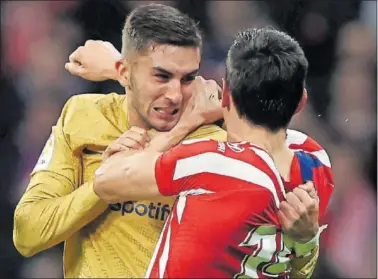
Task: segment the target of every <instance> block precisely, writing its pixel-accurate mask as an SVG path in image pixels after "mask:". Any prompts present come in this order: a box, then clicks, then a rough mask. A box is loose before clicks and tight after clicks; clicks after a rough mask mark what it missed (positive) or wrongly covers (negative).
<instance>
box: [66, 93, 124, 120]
mask: <svg viewBox="0 0 378 279" xmlns="http://www.w3.org/2000/svg"><path fill="white" fill-rule="evenodd" d="M123 98H124V95H119V94H117V93H110V94H80V95H74V96H72V97H71V98H70V99H69V100H68V101H67V102H66V104H65V105H64V107H63V110H62V113H61V115H60V118H61V121H62V125H63V126H66V125H67V124H68V125H69V124H70V123H72V122H75V123H76V122H82V123H83V124H84V125H86V124H85V123H90V121H91V120H93V119H98V118H99V116H101V115H103V116H107V115H109V116H110V114H114V112H116V111H120V109H117V108H121V107H120V104H121V102H122V100H123ZM112 118H114V117H112ZM108 119H109V117H108Z"/></svg>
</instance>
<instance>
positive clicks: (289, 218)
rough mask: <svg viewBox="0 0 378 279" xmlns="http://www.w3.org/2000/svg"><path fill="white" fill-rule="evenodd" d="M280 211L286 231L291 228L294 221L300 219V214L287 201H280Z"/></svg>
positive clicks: (279, 215)
mask: <svg viewBox="0 0 378 279" xmlns="http://www.w3.org/2000/svg"><path fill="white" fill-rule="evenodd" d="M278 212H279V214H278V217H279V218H280V223H281V226H282V228H283V229H284V230H286V231H287V230H289V229H291V228H292V227H293V225H294V223H295V222H297V221H298V220H299V219H300V217H299V214H298V213H297V212H296V211H295V209H294V208H293V207H292V206H291V205H290V204H289V203H287V202H286V201H283V202H281V203H280V210H279V211H278Z"/></svg>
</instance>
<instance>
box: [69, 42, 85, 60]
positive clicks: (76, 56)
mask: <svg viewBox="0 0 378 279" xmlns="http://www.w3.org/2000/svg"><path fill="white" fill-rule="evenodd" d="M83 50H84V47H82V46H81V47H78V48H77V49H76V50H75V51H74V52H72V53H71V55H70V56H69V57H68V60H69V61H70V62H71V63H78V64H81V56H82V52H83Z"/></svg>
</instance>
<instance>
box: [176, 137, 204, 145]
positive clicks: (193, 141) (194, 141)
mask: <svg viewBox="0 0 378 279" xmlns="http://www.w3.org/2000/svg"><path fill="white" fill-rule="evenodd" d="M209 140H210V139H205V138H202V139H188V140H184V141H183V142H181V144H192V143H197V142H202V141H209Z"/></svg>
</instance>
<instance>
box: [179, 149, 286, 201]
mask: <svg viewBox="0 0 378 279" xmlns="http://www.w3.org/2000/svg"><path fill="white" fill-rule="evenodd" d="M204 172H207V173H212V174H219V175H224V176H228V177H233V178H236V179H240V180H244V181H247V182H250V183H254V184H257V185H259V186H262V187H264V188H266V189H268V190H269V191H270V192H271V193H272V194H273V197H274V200H275V203H276V206H277V208H278V207H279V203H280V201H279V199H278V195H277V192H276V189H275V186H274V183H273V181H272V180H271V179H270V177H269V176H268V175H267V174H266V173H264V172H263V171H261V170H259V169H258V168H256V167H254V166H252V165H250V164H248V163H245V162H242V161H239V160H236V159H233V158H229V157H226V156H224V155H222V154H218V153H213V152H207V153H202V154H199V155H196V156H192V157H189V158H185V159H181V160H178V161H177V164H176V169H175V173H174V176H173V180H177V179H181V178H183V177H186V176H190V175H194V174H200V173H204Z"/></svg>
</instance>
